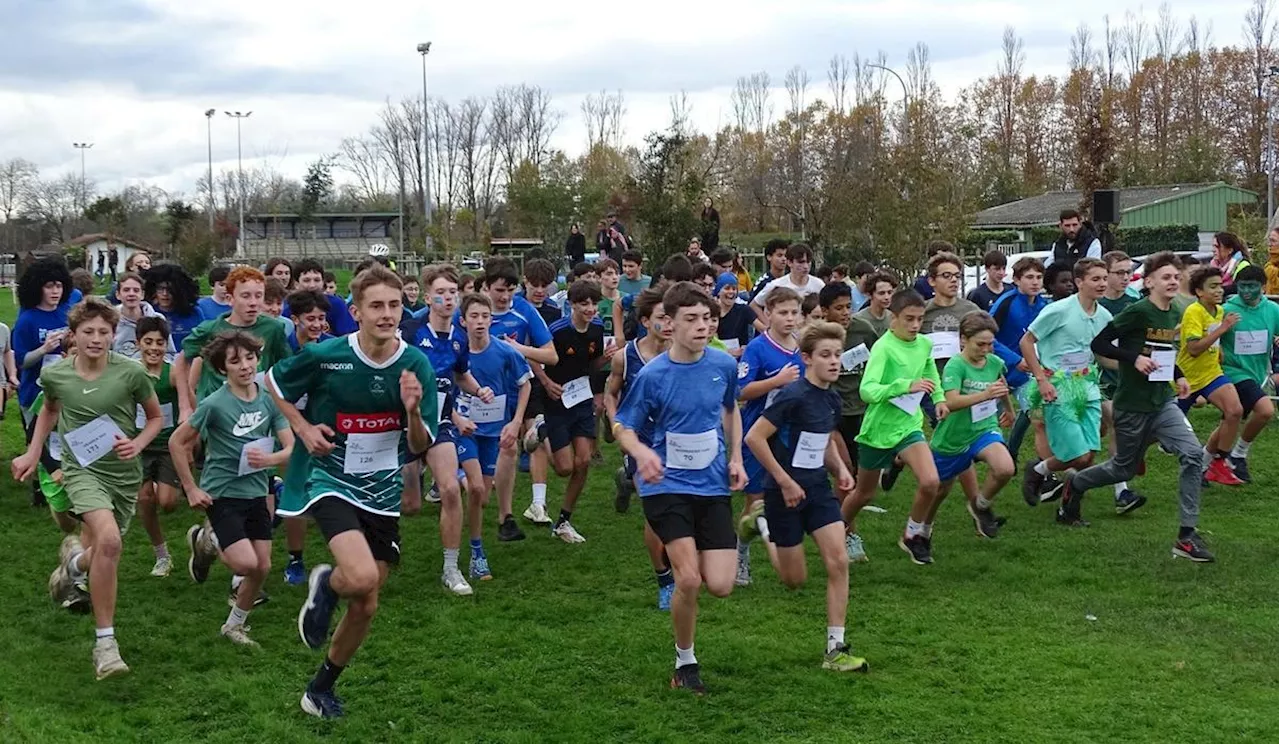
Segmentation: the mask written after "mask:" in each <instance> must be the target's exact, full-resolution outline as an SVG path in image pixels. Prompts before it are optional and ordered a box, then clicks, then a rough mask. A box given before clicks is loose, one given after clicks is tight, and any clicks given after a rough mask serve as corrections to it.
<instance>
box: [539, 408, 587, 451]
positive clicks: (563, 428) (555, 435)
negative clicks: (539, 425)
mask: <svg viewBox="0 0 1280 744" xmlns="http://www.w3.org/2000/svg"><path fill="white" fill-rule="evenodd" d="M545 421H546V423H545V424H543V425H544V426H546V427H547V429H546V431H547V441H548V442H550V443H551V451H552V452H557V451H559V450H562V449H564V448H565V447H568V446H569V445H571V444H573V440H574V439H576V438H578V437H582V438H584V439H595V438H596V413H595V407H594V406H592V404H591V401H583V402H582V403H579V404H578V405H576V406H574V407H573V408H570V409H568V410H567V411H566V410H564V409H563V408H562V407H561V406H559V405H555V406H548V407H547V412H546V414H545Z"/></svg>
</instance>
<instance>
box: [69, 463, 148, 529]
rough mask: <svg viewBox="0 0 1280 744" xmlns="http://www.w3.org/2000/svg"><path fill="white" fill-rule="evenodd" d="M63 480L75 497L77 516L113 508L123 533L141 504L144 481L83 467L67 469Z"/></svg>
mask: <svg viewBox="0 0 1280 744" xmlns="http://www.w3.org/2000/svg"><path fill="white" fill-rule="evenodd" d="M62 472H63V479H62V484H63V486H65V487H66V489H67V496H68V497H69V498H70V499H71V513H72V514H74V515H76V516H77V517H79V516H83V515H85V514H87V513H89V512H91V511H96V510H98V509H110V510H111V513H112V514H114V515H115V518H116V524H117V525H119V526H120V534H121V535H122V536H123V535H124V533H125V532H127V531H128V529H129V522H130V520H132V519H133V513H134V511H135V510H136V509H137V506H138V489H139V488H141V487H142V481H141V479H139V480H132V479H123V478H122V479H119V480H112V481H110V482H108V481H106V480H105V479H102V478H99V477H98V476H96V475H93V474H92V473H88V472H86V471H84V470H80V469H78V468H77V469H68V470H63V471H62Z"/></svg>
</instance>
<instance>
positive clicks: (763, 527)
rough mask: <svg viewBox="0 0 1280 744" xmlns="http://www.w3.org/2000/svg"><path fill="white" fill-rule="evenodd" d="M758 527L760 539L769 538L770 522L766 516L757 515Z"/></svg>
mask: <svg viewBox="0 0 1280 744" xmlns="http://www.w3.org/2000/svg"><path fill="white" fill-rule="evenodd" d="M756 529H758V530H760V539H762V540H768V539H769V523H768V522H767V521H765V518H764V517H756Z"/></svg>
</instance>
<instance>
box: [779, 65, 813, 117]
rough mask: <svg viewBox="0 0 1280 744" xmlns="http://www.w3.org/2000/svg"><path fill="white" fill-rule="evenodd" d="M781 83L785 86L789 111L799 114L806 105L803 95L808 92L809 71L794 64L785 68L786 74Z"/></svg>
mask: <svg viewBox="0 0 1280 744" xmlns="http://www.w3.org/2000/svg"><path fill="white" fill-rule="evenodd" d="M782 84H783V85H785V86H786V88H787V100H788V101H789V102H790V111H791V113H792V114H793V115H796V116H799V115H800V113H801V112H802V111H804V109H805V106H806V103H805V96H806V95H808V92H809V73H808V72H807V71H805V69H804V68H803V67H801V66H800V65H796V66H794V67H792V68H791V69H790V70H787V76H786V77H785V78H783V81H782Z"/></svg>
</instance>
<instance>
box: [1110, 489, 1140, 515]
mask: <svg viewBox="0 0 1280 744" xmlns="http://www.w3.org/2000/svg"><path fill="white" fill-rule="evenodd" d="M1145 503H1147V497H1146V496H1143V495H1142V494H1140V493H1138V492H1137V491H1133V490H1130V489H1128V488H1126V489H1124V490H1123V491H1121V492H1120V495H1119V496H1117V497H1116V514H1128V513H1129V512H1131V511H1133V510H1134V509H1137V508H1139V507H1141V506H1142V505H1143V504H1145Z"/></svg>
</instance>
